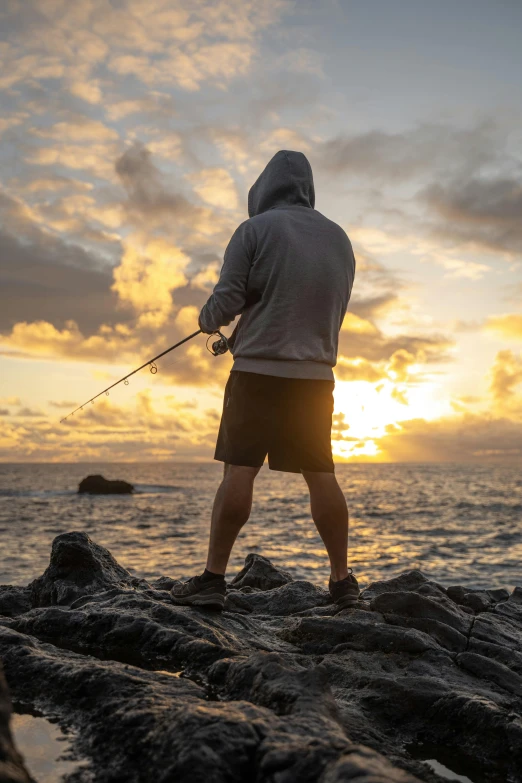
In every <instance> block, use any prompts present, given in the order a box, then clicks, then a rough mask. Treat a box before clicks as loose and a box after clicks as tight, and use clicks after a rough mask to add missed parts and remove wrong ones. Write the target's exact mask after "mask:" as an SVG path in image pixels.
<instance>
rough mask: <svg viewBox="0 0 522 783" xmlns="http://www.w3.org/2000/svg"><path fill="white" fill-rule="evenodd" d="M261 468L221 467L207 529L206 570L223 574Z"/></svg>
mask: <svg viewBox="0 0 522 783" xmlns="http://www.w3.org/2000/svg"><path fill="white" fill-rule="evenodd" d="M260 470H261V468H249V467H246V466H243V465H227V464H225V469H224V474H223V481H222V482H221V484H220V486H219V488H218V491H217V493H216V498H215V500H214V506H213V508H212V521H211V525H210V541H209V545H208V558H207V570H208V571H212V573H214V574H224V573H225V571H226V569H227V564H228V559H229V557H230V553H231V551H232V547H233V546H234V542H235V540H236V538H237V536H238V534H239V531H240V530H241V528H242V527H243V525H244V524H245V522H246V521H247V520H248V517H249V516H250V511H251V508H252V496H253V492H254V479H255V477H256V476H257V474H258V473H259V471H260Z"/></svg>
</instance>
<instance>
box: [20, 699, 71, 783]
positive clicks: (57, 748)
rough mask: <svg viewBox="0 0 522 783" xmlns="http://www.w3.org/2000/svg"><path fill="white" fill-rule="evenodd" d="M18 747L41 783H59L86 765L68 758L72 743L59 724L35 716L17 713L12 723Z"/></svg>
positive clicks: (29, 768)
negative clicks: (65, 776)
mask: <svg viewBox="0 0 522 783" xmlns="http://www.w3.org/2000/svg"><path fill="white" fill-rule="evenodd" d="M11 730H12V732H13V737H14V741H15V744H16V746H17V748H18V750H19V751H20V753H21V754H22V756H23V757H24V763H25V765H26V767H27V769H28V770H29V772H30V773H31V775H32V776H33V777H34V778H35V780H37V781H38V783H60V782H61V781H62V780H63V777H64V775H69V774H71V773H72V772H74V771H75V770H77V769H78V768H79V767H80V766H82V764H84V763H85V762H79V761H74V760H71V759H68V758H67V754H68V752H69V750H70V747H71V742H70V740H69V739H68V737H67V735H66V734H64V733H63V732H62V731H61V729H60V728H59V727H58V726H57V725H56V723H53V722H51V721H50V720H48V719H47V718H45V717H43V716H41V715H38V714H36V713H34V714H33V713H32V712H31V713H29V712H24V713H22V714H20V713H15V714H14V715H13V716H12V720H11Z"/></svg>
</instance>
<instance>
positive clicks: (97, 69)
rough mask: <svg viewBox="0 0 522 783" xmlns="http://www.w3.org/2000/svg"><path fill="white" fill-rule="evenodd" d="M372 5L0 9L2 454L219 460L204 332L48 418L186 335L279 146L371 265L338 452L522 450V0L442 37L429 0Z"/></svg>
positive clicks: (516, 454)
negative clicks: (121, 382)
mask: <svg viewBox="0 0 522 783" xmlns="http://www.w3.org/2000/svg"><path fill="white" fill-rule="evenodd" d="M371 5H372V4H371V3H370V4H369V5H368V6H366V5H365V4H359V5H357V4H345V3H340V2H336V1H335V0H332V1H331V2H330V0H328V2H325V3H320V4H314V3H311V2H303V3H298V4H296V3H291V2H286V0H268V1H267V2H262V3H256V2H253V1H252V2H251V1H250V0H248V1H246V2H242V3H237V2H235V0H218V2H217V3H216V2H210V0H201V2H198V3H191V2H188V0H187V1H186V0H175V1H174V0H173V1H172V2H164V0H121V2H118V3H114V2H110V1H109V0H82V3H81V4H77V3H67V2H65V0H23V1H22V0H12V1H11V2H9V3H7V4H4V5H3V6H2V9H0V27H1V30H2V33H1V35H2V38H3V40H2V41H0V100H1V101H2V114H1V119H0V149H1V153H0V276H1V277H0V280H1V285H0V460H2V461H75V460H87V461H92V460H97V459H104V460H124V461H139V460H156V459H158V460H165V461H168V460H209V459H212V455H213V447H214V443H215V438H216V435H217V427H218V423H219V415H220V412H221V405H222V395H223V388H224V385H225V382H226V379H227V375H228V372H229V370H230V367H231V357H230V356H229V355H227V356H223V357H219V358H214V357H213V356H211V355H210V354H209V353H208V351H207V350H206V348H205V341H204V339H203V337H201V338H197V339H195V340H194V341H193V342H191V343H189V344H188V345H186V346H183V348H182V349H180V350H179V352H178V353H176V354H175V355H174V354H172V355H169V356H168V357H166V358H165V360H163V361H161V362H160V363H159V372H158V374H157V375H155V376H151V375H150V373H148V372H146V371H144V372H142V373H141V374H140V375H139V376H136V377H134V378H133V379H132V382H131V384H130V385H129V386H128V387H127V386H126V387H123V386H122V387H119V388H118V389H116V390H114V392H111V394H110V396H109V397H107V398H105V397H104V398H102V399H100V400H99V401H97V402H96V404H95V405H94V406H88V409H86V410H84V411H83V412H81V414H80V415H77V416H75V417H74V419H72V420H68V421H67V422H66V424H60V419H61V418H62V417H63V416H64V415H65V414H67V413H69V411H70V410H72V409H73V408H75V407H76V406H78V405H80V404H81V403H82V402H83V401H84V400H87V399H89V398H90V397H91V396H93V395H94V394H96V393H97V392H98V391H100V390H101V389H102V388H103V387H104V386H105V385H107V384H109V383H110V382H112V381H114V380H116V379H118V378H119V377H121V376H122V375H124V374H125V373H126V372H128V371H129V370H131V369H133V368H134V367H136V366H138V365H139V364H141V363H142V362H144V361H145V360H146V359H148V358H150V357H151V356H153V355H154V354H156V353H159V352H160V351H162V350H164V349H165V348H166V347H168V346H169V345H171V344H173V343H174V342H176V341H177V340H180V339H181V338H182V337H184V336H186V335H187V334H189V333H190V332H192V331H194V330H195V329H197V317H198V313H199V311H200V308H201V307H202V305H203V304H204V302H205V301H206V299H207V298H208V296H209V294H210V292H211V291H212V287H213V285H214V284H215V282H216V280H217V277H218V274H219V270H220V267H221V264H222V261H223V253H224V250H225V247H226V245H227V243H228V240H229V239H230V236H231V234H232V233H233V231H234V230H235V228H236V227H237V226H238V225H239V223H241V222H242V221H243V220H244V219H245V218H246V216H247V192H248V189H249V187H250V185H251V184H252V183H253V182H254V180H255V179H256V178H257V176H258V174H259V173H260V171H261V170H262V169H263V168H264V166H265V164H266V163H267V161H268V160H269V158H270V157H271V156H272V155H273V154H274V153H275V152H276V151H277V150H278V149H296V150H302V151H303V152H305V153H306V155H307V157H308V158H309V160H310V163H311V165H312V169H313V171H314V177H315V184H316V192H317V201H316V208H317V209H318V210H319V211H321V212H322V213H324V214H325V215H327V216H328V217H330V218H332V219H333V220H335V221H336V222H338V223H339V224H340V225H342V227H343V228H344V229H345V230H346V232H347V233H348V235H349V236H350V237H351V239H352V242H353V246H354V252H355V257H356V262H357V268H356V276H355V284H354V288H353V294H352V299H351V302H350V305H349V312H348V314H347V316H346V318H345V321H344V323H343V326H342V329H341V332H340V343H339V361H338V364H337V366H336V368H335V375H336V380H337V385H336V390H335V417H334V426H333V431H332V444H333V451H334V455H335V457H336V459H337V460H338V461H340V462H344V461H352V460H353V461H357V460H361V461H393V460H398V461H410V460H412V461H416V460H421V461H429V460H443V461H450V460H462V461H481V460H491V459H493V460H499V461H502V460H509V461H512V460H513V459H514V458H515V459H519V458H520V457H522V354H521V347H522V316H521V312H522V232H521V221H520V213H521V201H520V193H521V188H522V184H521V180H520V171H521V170H522V168H521V165H520V164H521V139H520V131H519V128H520V120H521V116H520V109H519V108H518V107H519V106H520V105H522V103H521V100H520V99H521V98H522V94H520V93H521V90H522V87H521V86H520V80H519V79H516V80H513V79H511V81H510V77H509V78H508V77H507V76H506V74H507V73H508V71H509V73H510V74H514V73H519V72H520V68H519V67H518V66H521V65H522V63H521V62H520V57H521V55H520V47H519V46H518V43H519V42H518V39H516V38H515V37H514V32H513V31H514V30H516V29H517V23H516V20H514V21H513V22H512V23H511V22H510V14H512V15H513V17H515V16H517V13H518V12H517V11H516V10H515V9H513V10H510V11H508V10H505V11H504V12H503V13H502V14H496V13H495V9H494V8H493V7H491V9H490V10H489V11H487V10H484V11H483V13H482V15H481V17H480V20H481V21H480V25H479V23H478V22H477V28H476V29H474V31H473V32H472V31H470V28H469V25H468V21H467V18H466V14H465V13H462V14H461V13H460V12H459V11H458V10H457V9H455V12H454V13H455V30H458V31H459V32H458V40H459V46H458V48H454V47H453V45H452V43H451V41H450V40H449V39H448V37H447V35H446V32H447V31H446V30H445V28H444V26H443V17H442V16H439V12H438V9H437V7H436V6H435V5H433V4H431V11H430V14H431V16H430V17H429V19H428V18H427V16H426V14H428V10H427V7H426V8H424V7H422V8H420V7H419V9H418V12H417V13H416V14H415V15H413V16H412V15H411V14H409V13H407V9H406V8H405V7H402V6H401V5H400V4H399V6H397V8H396V9H395V10H393V9H392V8H391V4H390V7H388V5H386V4H382V5H381V6H380V8H381V10H380V12H379V13H380V16H379V18H380V23H379V29H376V28H375V14H374V13H372V11H371ZM517 18H518V17H517ZM427 24H429V27H430V29H433V32H434V40H435V39H436V38H438V40H439V41H444V42H445V43H444V46H443V51H442V52H441V51H439V50H437V51H434V50H433V46H434V43H432V42H431V41H424V43H423V47H422V48H420V49H419V50H418V51H417V50H415V51H414V50H413V48H412V46H411V41H412V40H417V38H416V33H415V30H416V25H420V27H419V30H421V29H425V27H426V25H427ZM389 25H391V26H392V27H393V29H394V31H395V32H394V36H393V40H394V41H395V43H396V45H397V47H398V48H397V51H396V52H395V51H389V46H390V44H389V38H388V37H387V36H386V34H385V31H386V30H387V27H388V26H389ZM495 30H497V32H498V36H497V39H498V40H500V39H502V40H503V41H504V42H505V43H504V47H503V49H502V51H500V50H499V51H498V52H497V57H496V59H495V63H494V64H492V63H485V61H484V60H483V59H482V58H481V56H480V52H481V51H482V47H481V46H480V45H479V43H478V41H479V39H480V40H483V41H484V42H486V43H487V42H488V41H491V40H493V39H495V34H496V33H495ZM472 34H473V35H474V36H475V38H473V40H472ZM497 39H495V40H497ZM423 40H424V39H423ZM347 41H350V42H351V44H350V45H347ZM508 63H509V68H508ZM398 90H399V91H400V96H401V100H400V110H399V109H398V104H397V101H396V96H397V91H398ZM463 96H464V97H463ZM325 252H327V248H325ZM231 329H232V327H228V328H227V329H225V332H226V333H227V334H229V333H230V331H231Z"/></svg>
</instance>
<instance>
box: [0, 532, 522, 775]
mask: <svg viewBox="0 0 522 783" xmlns="http://www.w3.org/2000/svg"><path fill="white" fill-rule="evenodd" d="M174 581H175V580H173V579H171V578H169V577H160V578H159V579H156V580H155V581H154V582H153V583H148V582H146V581H145V580H140V579H136V578H135V577H133V576H131V574H130V573H129V572H128V571H127V570H126V569H125V568H123V567H122V566H121V565H119V563H117V562H116V560H115V559H114V558H113V557H112V555H111V554H110V553H109V552H108V551H107V550H106V549H104V548H103V547H100V546H98V545H97V544H95V543H94V542H92V541H91V540H90V539H89V538H88V536H86V535H85V534H84V533H71V534H66V535H63V536H59V537H58V538H57V539H56V540H55V542H54V543H53V549H52V553H51V563H50V566H49V568H48V569H47V570H46V572H45V573H44V574H43V576H41V577H40V578H39V579H37V580H35V581H34V582H33V583H32V584H31V585H30V586H29V588H9V587H4V588H2V589H0V605H1V606H2V607H3V614H2V615H0V656H1V657H2V658H3V660H4V664H5V670H6V675H7V678H8V681H9V685H10V687H11V689H12V691H13V693H14V695H15V696H16V698H17V699H20V700H21V701H24V702H28V703H30V704H33V705H34V706H35V707H37V708H39V709H40V710H42V711H43V712H46V711H50V712H52V713H53V714H54V715H56V716H57V717H58V720H59V721H60V722H61V723H62V724H63V725H64V726H70V727H74V728H75V729H76V730H77V731H76V735H75V736H76V740H75V751H76V752H78V753H79V754H81V755H83V756H85V757H86V758H88V759H89V760H90V766H89V767H88V768H83V771H82V772H81V777H79V778H78V779H76V778H75V781H76V783H92V781H96V782H97V783H114V781H116V780H125V781H126V783H149V781H150V780H157V783H170V781H173V780H175V781H179V782H180V783H185V782H186V783H199V781H201V783H203V781H205V782H206V781H210V783H234V781H238V783H243V781H244V782H245V783H250V781H252V783H254V781H255V783H341V781H348V780H357V781H360V783H387V782H388V783H400V782H401V781H402V783H412V782H413V781H415V780H417V781H419V780H421V781H425V782H426V783H443V779H442V778H440V777H439V776H438V775H437V774H436V773H435V772H433V771H432V770H430V769H429V768H428V767H427V766H426V765H425V764H424V763H422V762H421V761H418V760H416V759H415V758H412V757H411V756H410V755H409V753H408V750H407V748H408V747H409V743H412V742H413V743H415V742H425V743H431V744H433V745H435V746H441V745H443V746H446V747H447V748H448V749H449V750H450V751H451V752H452V753H455V754H458V753H460V752H462V750H463V749H466V753H467V754H468V756H471V757H473V758H474V759H475V760H476V761H477V763H478V764H480V765H481V766H482V768H483V770H484V778H485V779H491V780H510V783H522V775H521V773H520V770H521V769H522V716H521V712H522V708H521V704H522V699H521V695H522V693H521V688H522V652H521V650H522V617H521V612H522V605H521V603H520V601H519V597H520V591H515V592H514V593H512V594H511V596H507V597H506V596H505V595H503V594H499V593H498V591H495V590H492V591H487V590H486V591H471V590H469V589H467V588H462V592H460V588H459V589H457V588H451V589H449V590H448V591H446V590H444V589H443V588H442V587H440V585H437V584H436V583H435V582H432V581H430V580H428V579H426V577H425V576H424V575H423V574H422V573H421V572H420V571H409V572H406V573H404V574H401V575H400V576H399V577H397V578H395V579H390V580H385V581H381V582H376V583H374V584H373V585H371V586H370V587H369V588H368V589H367V590H366V591H364V593H363V598H362V599H361V600H360V601H359V602H358V604H357V607H356V608H353V609H346V610H343V611H341V612H339V611H338V610H337V607H336V606H335V605H333V604H332V603H331V602H330V596H329V594H328V593H327V592H326V591H325V590H323V589H321V588H319V587H316V586H314V585H312V584H310V583H308V582H304V581H300V580H293V579H292V578H291V576H290V574H288V573H285V572H281V571H279V569H277V568H275V567H274V566H273V565H272V564H271V563H270V561H268V560H266V558H261V557H260V556H257V555H250V556H249V557H248V558H247V560H246V564H245V568H244V569H243V570H242V572H241V574H239V575H238V576H237V577H236V579H234V580H232V582H231V584H230V585H229V587H230V589H229V591H228V595H227V599H226V604H225V611H224V612H223V613H216V612H211V611H208V610H201V609H200V610H197V609H195V608H194V609H193V608H189V607H178V606H174V605H173V604H172V602H171V601H170V598H169V594H168V590H169V589H170V587H171V586H172V584H173V583H174ZM457 587H458V586H457ZM468 595H472V596H474V597H475V598H476V597H477V595H479V598H481V599H483V598H484V596H485V599H487V608H486V609H485V610H479V609H475V610H474V609H473V608H472V607H470V606H469V605H464V604H461V603H460V601H461V600H462V599H465V600H468V599H467V598H466V596H468ZM497 599H498V600H497ZM471 600H472V601H473V600H474V599H473V598H472V599H471ZM1 602H3V603H1ZM468 603H469V602H468ZM476 606H477V607H478V604H476ZM475 612H478V613H475ZM441 760H442V759H441ZM0 781H1V777H0ZM2 783H3V781H2Z"/></svg>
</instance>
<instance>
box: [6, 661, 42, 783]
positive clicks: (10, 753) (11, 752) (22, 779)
mask: <svg viewBox="0 0 522 783" xmlns="http://www.w3.org/2000/svg"><path fill="white" fill-rule="evenodd" d="M11 712H12V709H11V700H10V698H9V693H8V691H7V684H6V681H5V677H4V673H3V669H2V665H1V664H0V783H35V781H34V780H33V778H32V777H31V776H30V775H29V773H28V772H27V770H26V768H25V766H24V761H23V758H22V755H21V754H20V753H19V752H18V751H17V750H16V748H15V746H14V743H13V737H12V735H11V731H10V729H9V720H10V717H11Z"/></svg>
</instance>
